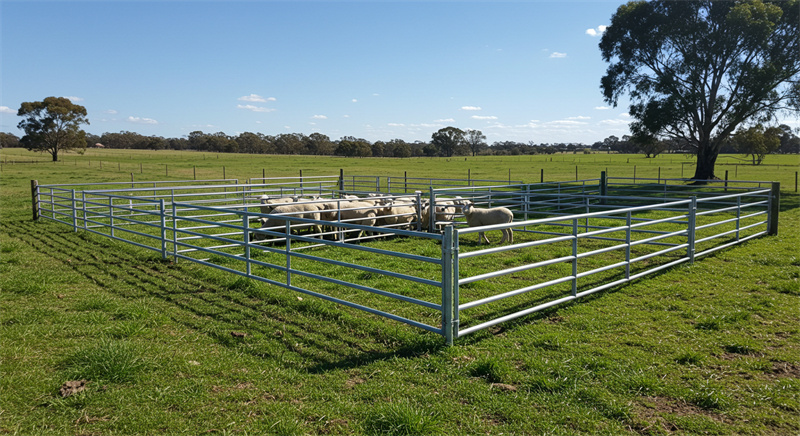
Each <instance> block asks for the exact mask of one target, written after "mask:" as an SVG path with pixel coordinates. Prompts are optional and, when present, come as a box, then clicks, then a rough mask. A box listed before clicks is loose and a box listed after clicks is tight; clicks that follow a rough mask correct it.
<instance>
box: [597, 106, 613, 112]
mask: <svg viewBox="0 0 800 436" xmlns="http://www.w3.org/2000/svg"><path fill="white" fill-rule="evenodd" d="M594 108H595V109H597V110H599V111H607V110H609V109H611V106H595V107H594Z"/></svg>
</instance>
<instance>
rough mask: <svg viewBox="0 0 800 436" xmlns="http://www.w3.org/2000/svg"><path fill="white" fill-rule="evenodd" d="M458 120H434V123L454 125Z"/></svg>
mask: <svg viewBox="0 0 800 436" xmlns="http://www.w3.org/2000/svg"><path fill="white" fill-rule="evenodd" d="M455 121H456V120H454V119H453V118H442V119H441V120H433V122H434V123H454V122H455Z"/></svg>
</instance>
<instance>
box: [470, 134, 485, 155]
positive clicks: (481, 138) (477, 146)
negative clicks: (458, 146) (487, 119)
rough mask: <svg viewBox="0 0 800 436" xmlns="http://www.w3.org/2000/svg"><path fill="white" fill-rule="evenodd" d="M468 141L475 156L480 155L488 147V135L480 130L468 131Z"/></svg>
mask: <svg viewBox="0 0 800 436" xmlns="http://www.w3.org/2000/svg"><path fill="white" fill-rule="evenodd" d="M466 141H467V145H469V149H470V151H472V155H473V156H477V155H478V153H480V152H481V151H483V150H485V149H486V147H488V146H487V145H486V135H484V134H483V132H481V131H480V130H467V136H466Z"/></svg>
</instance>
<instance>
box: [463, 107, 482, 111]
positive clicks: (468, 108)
mask: <svg viewBox="0 0 800 436" xmlns="http://www.w3.org/2000/svg"><path fill="white" fill-rule="evenodd" d="M461 110H462V111H479V110H481V107H480V106H461Z"/></svg>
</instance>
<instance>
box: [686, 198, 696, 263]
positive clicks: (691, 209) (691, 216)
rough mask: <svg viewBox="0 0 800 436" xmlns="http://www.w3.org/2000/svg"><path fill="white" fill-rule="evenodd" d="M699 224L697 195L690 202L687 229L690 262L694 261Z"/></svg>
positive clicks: (687, 251) (687, 252) (687, 250)
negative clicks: (696, 233)
mask: <svg viewBox="0 0 800 436" xmlns="http://www.w3.org/2000/svg"><path fill="white" fill-rule="evenodd" d="M696 226H697V197H695V196H692V200H691V202H690V203H689V228H688V229H687V232H688V233H687V234H686V239H687V243H688V244H689V247H688V248H687V249H686V255H687V256H689V263H694V252H695V247H694V240H695V234H694V232H695V227H696Z"/></svg>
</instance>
